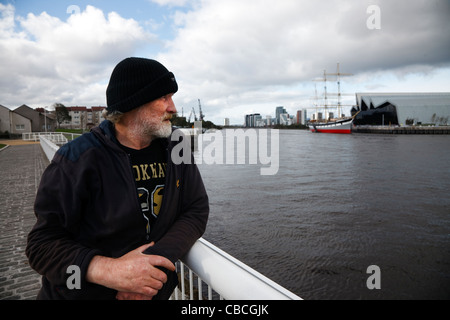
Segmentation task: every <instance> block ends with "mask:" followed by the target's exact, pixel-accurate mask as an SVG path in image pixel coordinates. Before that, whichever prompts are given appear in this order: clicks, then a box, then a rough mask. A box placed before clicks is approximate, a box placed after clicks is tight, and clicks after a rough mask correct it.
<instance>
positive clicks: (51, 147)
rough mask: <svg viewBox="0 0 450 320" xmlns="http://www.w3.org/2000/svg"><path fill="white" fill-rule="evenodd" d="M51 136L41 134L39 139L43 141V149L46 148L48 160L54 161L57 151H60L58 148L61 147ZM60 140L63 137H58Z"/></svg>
mask: <svg viewBox="0 0 450 320" xmlns="http://www.w3.org/2000/svg"><path fill="white" fill-rule="evenodd" d="M53 137H54V136H53ZM51 138H52V137H49V136H43V135H41V136H40V137H39V141H40V143H41V147H42V150H44V153H45V155H46V156H47V159H48V161H52V159H53V156H54V155H55V153H56V151H58V149H59V146H58V145H57V144H56V143H54V142H53V140H50V139H51ZM58 140H61V138H58ZM66 143H67V139H66Z"/></svg>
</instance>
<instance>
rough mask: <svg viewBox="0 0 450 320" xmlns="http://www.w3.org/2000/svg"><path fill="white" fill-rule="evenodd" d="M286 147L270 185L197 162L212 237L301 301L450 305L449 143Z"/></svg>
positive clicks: (297, 139) (243, 170)
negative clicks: (374, 281) (372, 282)
mask: <svg viewBox="0 0 450 320" xmlns="http://www.w3.org/2000/svg"><path fill="white" fill-rule="evenodd" d="M236 143H238V142H236ZM278 143H279V157H280V158H279V161H280V166H279V171H278V173H277V174H276V175H274V176H262V175H260V168H261V166H260V165H251V164H245V165H237V164H228V165H225V164H222V165H218V164H215V165H207V164H205V163H203V164H199V167H200V171H201V173H202V176H203V179H204V182H205V185H206V188H207V191H208V193H209V197H210V205H211V214H210V220H209V223H208V227H207V231H206V233H205V235H204V238H205V239H207V240H208V241H210V242H212V243H213V244H215V245H216V246H218V247H219V248H221V249H223V250H225V251H226V252H228V253H230V254H231V255H233V256H234V257H236V258H238V259H240V260H242V261H243V262H244V263H246V264H248V265H249V266H251V267H252V268H254V269H256V270H258V271H259V272H261V273H262V274H264V275H266V276H267V277H269V278H271V279H272V280H274V281H276V282H278V283H279V284H281V285H282V286H284V287H286V288H287V289H289V290H291V291H293V292H294V293H296V294H298V295H299V296H301V297H302V298H304V299H449V298H450V196H449V191H450V136H448V135H375V134H351V135H335V134H314V133H310V132H307V131H299V130H280V131H279V141H278ZM204 150H205V149H203V151H204ZM225 152H226V150H225ZM203 153H204V152H203ZM201 155H204V154H202V152H200V153H199V152H198V153H197V155H196V157H197V159H198V157H199V156H201ZM202 159H203V158H202ZM370 265H377V266H379V268H380V272H381V278H380V280H381V281H380V283H381V289H379V290H377V289H374V290H369V289H368V288H367V285H366V281H367V279H368V277H369V276H370V275H371V274H368V273H367V268H368V267H369V266H370Z"/></svg>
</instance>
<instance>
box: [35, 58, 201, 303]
mask: <svg viewBox="0 0 450 320" xmlns="http://www.w3.org/2000/svg"><path fill="white" fill-rule="evenodd" d="M177 90H178V85H177V82H176V80H175V77H174V75H173V74H172V73H171V72H169V71H168V70H167V69H166V68H165V67H164V66H163V65H162V64H160V63H159V62H157V61H154V60H150V59H143V58H127V59H125V60H123V61H122V62H120V63H119V64H118V65H117V66H116V68H115V69H114V71H113V73H112V75H111V79H110V82H109V84H108V88H107V91H106V95H107V105H108V106H107V109H106V115H105V118H106V120H105V121H103V122H102V123H101V124H100V126H99V127H97V128H94V129H92V131H91V132H90V133H87V134H84V135H83V136H81V137H79V138H77V139H75V140H74V141H72V142H70V143H68V144H66V145H64V146H63V147H61V148H60V149H59V150H58V152H57V153H56V155H55V157H54V158H53V160H52V162H51V164H50V165H49V166H48V168H47V169H46V170H45V172H44V174H43V176H42V179H41V183H40V186H39V189H38V193H37V195H36V201H35V207H34V209H35V214H36V216H37V222H36V225H35V226H34V228H33V229H32V230H31V232H30V234H29V235H28V244H27V248H26V254H27V256H28V259H29V262H30V265H31V266H32V267H33V268H34V269H35V270H37V271H38V272H39V273H40V274H42V275H43V277H42V288H41V290H40V292H39V295H38V299H152V298H153V299H167V298H168V297H169V296H170V294H171V293H172V291H173V289H174V287H175V286H176V284H177V277H176V274H175V272H174V270H175V266H174V263H175V262H176V261H177V260H178V259H179V258H181V257H182V256H183V255H184V254H185V253H186V252H187V251H188V250H189V249H190V247H191V246H192V245H193V244H194V243H195V241H196V240H197V239H198V238H199V237H200V236H201V235H202V234H203V232H204V231H205V228H206V223H207V219H208V214H209V204H208V197H207V194H206V191H205V187H204V185H203V181H202V179H201V176H200V173H199V171H198V168H197V166H196V165H195V164H184V163H182V164H178V165H176V164H174V163H173V162H172V161H171V157H170V155H171V150H172V149H173V147H174V145H176V144H177V143H180V142H179V141H171V139H170V136H171V133H172V127H171V123H170V118H171V117H172V115H173V114H174V113H176V108H175V105H174V103H173V100H172V96H173V94H174V93H175V92H177ZM191 163H193V162H191ZM69 267H70V268H69ZM72 270H78V271H79V274H78V275H77V274H74V276H79V285H78V286H77V287H75V288H74V286H72V285H70V286H68V285H67V283H68V282H69V280H70V281H71V279H69V276H70V277H71V276H72V272H73V271H72Z"/></svg>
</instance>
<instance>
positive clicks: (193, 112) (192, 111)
mask: <svg viewBox="0 0 450 320" xmlns="http://www.w3.org/2000/svg"><path fill="white" fill-rule="evenodd" d="M192 114H194V119H195V121H197V115H196V114H195V109H194V107H192V110H191V114H190V115H189V119H188V122H191V117H192Z"/></svg>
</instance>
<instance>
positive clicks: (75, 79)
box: [0, 4, 155, 107]
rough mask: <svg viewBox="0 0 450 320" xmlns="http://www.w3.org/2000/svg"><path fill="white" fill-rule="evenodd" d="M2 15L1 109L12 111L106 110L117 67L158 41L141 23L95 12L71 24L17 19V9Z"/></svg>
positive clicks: (42, 17) (45, 17) (89, 10)
mask: <svg viewBox="0 0 450 320" xmlns="http://www.w3.org/2000/svg"><path fill="white" fill-rule="evenodd" d="M0 12H1V19H0V34H1V36H0V60H1V61H2V64H1V66H0V75H1V78H0V85H1V89H0V90H1V92H2V94H1V97H2V101H1V103H2V104H4V105H9V106H10V107H15V106H16V105H13V104H18V101H21V102H20V103H19V104H21V103H25V104H29V105H30V106H33V107H36V106H42V104H45V105H51V104H53V103H55V102H62V103H65V104H68V105H70V104H78V105H80V104H86V105H88V106H89V105H90V104H93V105H99V104H103V105H104V104H105V89H106V84H105V83H104V82H105V79H108V78H109V75H110V73H111V71H112V68H113V67H114V65H115V64H116V63H117V62H118V61H120V60H121V59H123V58H125V57H127V56H130V55H133V54H134V52H135V51H136V49H137V48H139V47H140V46H142V45H145V44H148V43H150V42H152V41H153V40H154V39H155V36H154V35H151V34H149V33H146V32H144V31H143V29H142V28H141V26H140V25H139V24H138V23H137V22H136V21H135V20H133V19H124V18H122V17H121V16H120V15H119V14H117V13H115V12H111V13H109V14H108V15H107V16H105V15H104V13H103V12H102V11H101V10H100V9H97V8H94V7H92V6H87V8H86V10H84V11H82V12H81V13H80V14H74V15H71V16H70V17H69V18H68V20H67V21H61V20H60V19H58V18H56V17H52V16H50V15H48V14H47V13H46V12H43V13H41V14H40V15H38V16H36V15H34V14H31V13H30V14H28V15H27V16H26V17H15V13H14V7H12V6H11V5H8V6H4V5H1V4H0ZM19 26H20V31H17V29H19V28H18V27H19Z"/></svg>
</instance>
